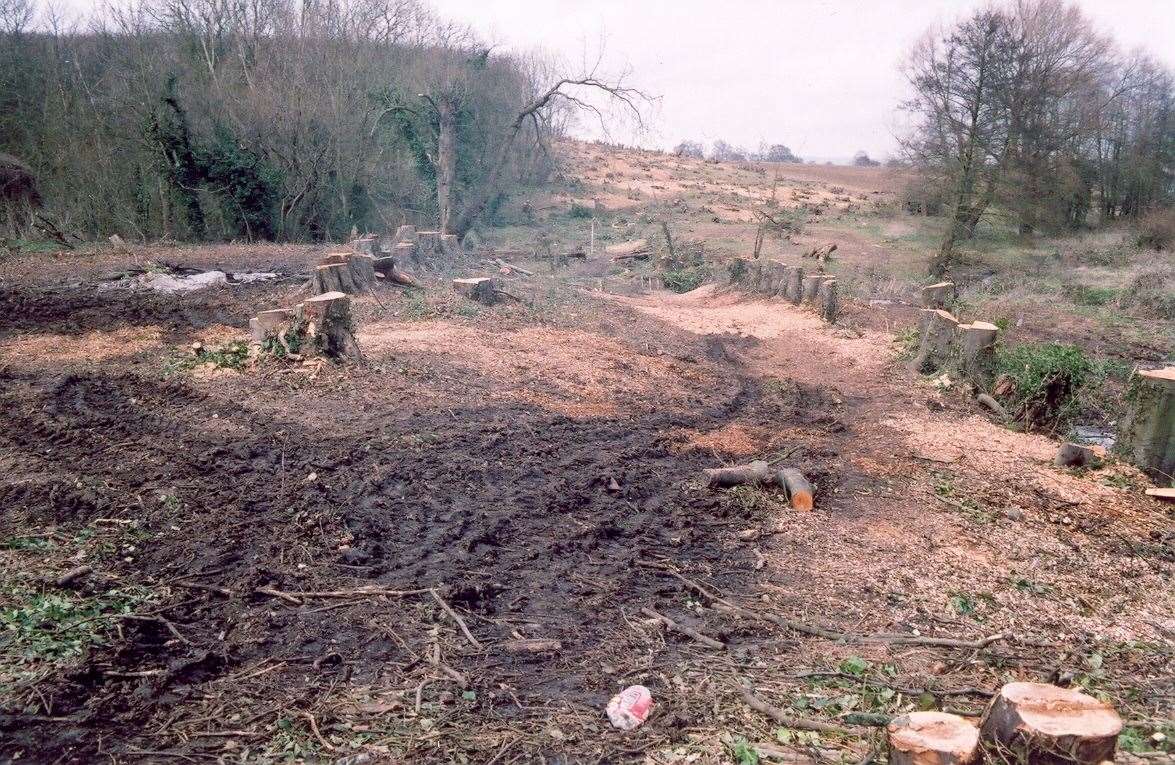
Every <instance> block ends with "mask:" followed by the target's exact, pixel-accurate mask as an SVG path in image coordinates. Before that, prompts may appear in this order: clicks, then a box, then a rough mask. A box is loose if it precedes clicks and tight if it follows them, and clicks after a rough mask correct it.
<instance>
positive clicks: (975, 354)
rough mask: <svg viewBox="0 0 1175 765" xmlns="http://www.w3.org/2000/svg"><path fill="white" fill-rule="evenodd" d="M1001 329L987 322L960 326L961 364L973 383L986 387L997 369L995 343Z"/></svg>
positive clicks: (964, 372)
mask: <svg viewBox="0 0 1175 765" xmlns="http://www.w3.org/2000/svg"><path fill="white" fill-rule="evenodd" d="M999 332H1000V328H999V327H997V326H996V325H994V324H989V323H988V322H986V321H976V322H972V323H970V324H960V325H959V333H960V342H959V364H960V366H961V367H962V371H963V374H964V375H965V376H966V377H967V378H968V379H969V380H971V381H972V382H975V383H980V384H983V385H986V382H987V381H988V379H989V378H990V377H991V374H992V370H993V369H994V368H995V341H996V337H997V336H998V335H999Z"/></svg>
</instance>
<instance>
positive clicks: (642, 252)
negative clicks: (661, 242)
mask: <svg viewBox="0 0 1175 765" xmlns="http://www.w3.org/2000/svg"><path fill="white" fill-rule="evenodd" d="M604 252H606V253H608V254H609V255H611V256H612V260H624V259H625V258H647V257H649V254H650V250H649V240H648V239H634V240H633V241H631V242H623V243H621V244H612V245H608V246H607V247H605V248H604Z"/></svg>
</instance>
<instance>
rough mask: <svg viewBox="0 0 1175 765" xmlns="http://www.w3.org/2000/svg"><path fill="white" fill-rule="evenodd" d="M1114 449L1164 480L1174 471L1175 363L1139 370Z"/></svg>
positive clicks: (1156, 477) (1151, 474)
mask: <svg viewBox="0 0 1175 765" xmlns="http://www.w3.org/2000/svg"><path fill="white" fill-rule="evenodd" d="M1126 399H1127V402H1128V407H1127V410H1126V417H1125V418H1124V419H1123V421H1122V427H1121V429H1120V430H1119V431H1118V441H1117V443H1116V444H1115V445H1114V448H1115V451H1116V452H1117V453H1118V454H1120V455H1121V456H1122V457H1123V458H1124V459H1126V460H1127V461H1128V462H1130V463H1132V464H1134V465H1136V466H1138V467H1139V468H1140V469H1141V470H1142V471H1143V472H1145V473H1146V474H1147V475H1149V476H1150V477H1151V478H1153V479H1154V480H1155V481H1158V482H1161V483H1170V481H1171V477H1172V476H1173V475H1175V367H1166V368H1165V369H1146V370H1139V371H1137V372H1136V373H1135V375H1134V376H1133V377H1132V378H1131V380H1130V387H1129V389H1128V392H1127V396H1126Z"/></svg>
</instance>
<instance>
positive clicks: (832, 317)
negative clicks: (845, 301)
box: [816, 279, 840, 324]
mask: <svg viewBox="0 0 1175 765" xmlns="http://www.w3.org/2000/svg"><path fill="white" fill-rule="evenodd" d="M837 292H838V290H837V286H836V279H825V280H824V282H823V283H821V285H820V288H819V289H818V290H817V292H816V304H817V310H818V311H819V313H820V318H821V319H824V320H825V321H826V322H828V323H829V324H836V317H837V313H838V312H839V311H840V299H839V298H838V297H837Z"/></svg>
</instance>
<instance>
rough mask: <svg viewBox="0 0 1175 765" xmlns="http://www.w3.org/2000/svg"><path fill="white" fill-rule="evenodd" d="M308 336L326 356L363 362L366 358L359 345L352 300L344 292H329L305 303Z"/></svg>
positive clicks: (305, 321) (304, 318) (303, 308)
mask: <svg viewBox="0 0 1175 765" xmlns="http://www.w3.org/2000/svg"><path fill="white" fill-rule="evenodd" d="M302 321H303V322H304V323H305V326H306V334H307V336H308V338H309V339H310V340H311V341H313V344H314V347H315V348H317V349H318V350H319V351H320V352H321V353H322V354H323V355H324V356H328V357H330V358H333V359H342V360H359V359H361V358H362V357H363V354H362V353H360V351H359V345H358V344H357V343H356V342H355V334H354V329H353V324H352V322H351V299H350V298H349V297H347V296H346V295H344V294H343V293H341V292H327V293H325V294H322V295H318V296H316V297H312V298H310V299H308V300H306V302H304V303H302Z"/></svg>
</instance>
